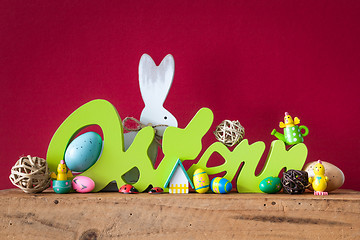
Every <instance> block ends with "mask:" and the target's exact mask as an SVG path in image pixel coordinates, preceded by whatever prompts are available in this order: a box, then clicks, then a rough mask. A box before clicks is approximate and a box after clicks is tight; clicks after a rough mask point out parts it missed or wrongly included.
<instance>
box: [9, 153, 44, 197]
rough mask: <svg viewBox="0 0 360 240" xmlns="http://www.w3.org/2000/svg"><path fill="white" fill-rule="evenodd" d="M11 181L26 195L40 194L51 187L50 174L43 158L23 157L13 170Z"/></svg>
mask: <svg viewBox="0 0 360 240" xmlns="http://www.w3.org/2000/svg"><path fill="white" fill-rule="evenodd" d="M9 178H10V181H11V182H12V184H14V185H15V186H16V187H18V188H20V189H21V190H23V191H24V192H26V193H39V192H42V191H44V190H45V189H47V188H48V187H50V180H51V178H50V172H49V167H48V165H47V162H46V160H45V159H43V158H39V157H31V156H30V155H28V156H26V157H21V158H20V159H19V160H18V161H17V162H16V163H15V165H14V166H13V167H12V168H11V174H10V176H9Z"/></svg>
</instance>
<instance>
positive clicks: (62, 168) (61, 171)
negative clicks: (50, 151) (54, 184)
mask: <svg viewBox="0 0 360 240" xmlns="http://www.w3.org/2000/svg"><path fill="white" fill-rule="evenodd" d="M57 172H58V174H57V175H56V173H54V172H52V173H51V178H56V180H58V181H59V180H60V181H64V180H67V179H68V177H69V178H70V177H73V175H72V173H71V171H67V168H66V165H65V161H64V160H61V161H60V163H59V165H58V168H57Z"/></svg>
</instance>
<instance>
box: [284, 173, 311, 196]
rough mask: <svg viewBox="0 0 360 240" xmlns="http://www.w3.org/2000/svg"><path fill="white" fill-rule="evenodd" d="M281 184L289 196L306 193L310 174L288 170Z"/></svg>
mask: <svg viewBox="0 0 360 240" xmlns="http://www.w3.org/2000/svg"><path fill="white" fill-rule="evenodd" d="M281 183H282V185H283V187H284V192H285V193H289V194H301V193H304V192H305V190H306V188H308V187H309V180H308V173H307V172H306V171H299V170H293V169H291V170H288V171H287V172H284V173H283V178H282V180H281Z"/></svg>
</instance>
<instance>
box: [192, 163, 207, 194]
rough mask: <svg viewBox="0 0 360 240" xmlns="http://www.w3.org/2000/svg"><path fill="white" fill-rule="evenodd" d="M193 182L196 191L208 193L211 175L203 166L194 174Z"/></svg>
mask: <svg viewBox="0 0 360 240" xmlns="http://www.w3.org/2000/svg"><path fill="white" fill-rule="evenodd" d="M193 182H194V186H195V191H196V192H198V193H206V192H207V191H208V190H209V188H210V185H209V182H210V181H209V176H208V175H207V173H206V172H205V171H204V170H202V169H201V168H198V169H196V170H195V172H194V175H193Z"/></svg>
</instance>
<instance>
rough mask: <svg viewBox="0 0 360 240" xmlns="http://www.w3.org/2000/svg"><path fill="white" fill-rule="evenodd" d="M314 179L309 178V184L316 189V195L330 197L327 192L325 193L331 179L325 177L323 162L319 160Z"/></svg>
mask: <svg viewBox="0 0 360 240" xmlns="http://www.w3.org/2000/svg"><path fill="white" fill-rule="evenodd" d="M314 174H315V176H314V177H310V178H309V183H311V184H312V187H313V189H314V195H328V193H327V192H324V191H325V189H326V187H327V182H328V181H329V178H328V177H327V176H325V175H324V174H325V168H324V166H323V165H322V162H321V160H318V163H317V164H316V165H315V166H314Z"/></svg>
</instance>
